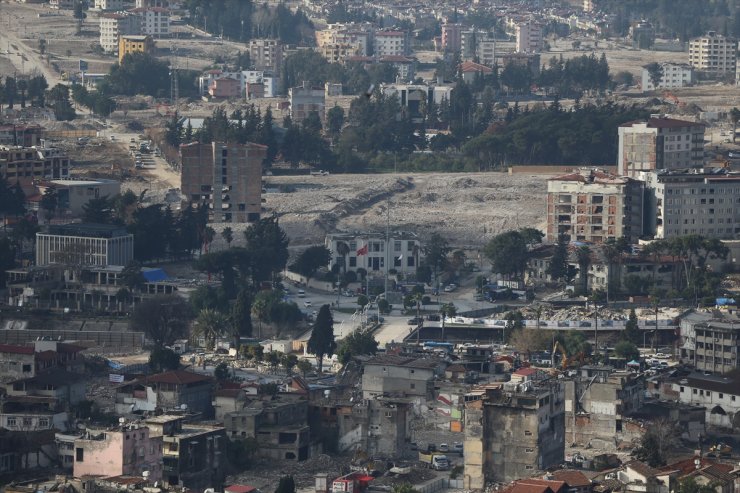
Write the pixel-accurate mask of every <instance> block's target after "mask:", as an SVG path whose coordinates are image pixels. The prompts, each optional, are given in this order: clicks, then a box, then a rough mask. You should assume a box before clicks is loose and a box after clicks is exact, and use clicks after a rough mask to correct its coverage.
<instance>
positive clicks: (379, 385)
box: [362, 355, 440, 405]
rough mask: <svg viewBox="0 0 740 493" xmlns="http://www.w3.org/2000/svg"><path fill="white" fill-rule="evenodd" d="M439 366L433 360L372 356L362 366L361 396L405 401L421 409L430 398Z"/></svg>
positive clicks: (435, 360) (434, 359)
mask: <svg viewBox="0 0 740 493" xmlns="http://www.w3.org/2000/svg"><path fill="white" fill-rule="evenodd" d="M439 366H440V362H439V361H438V360H437V359H436V358H414V357H410V356H395V355H382V356H375V357H373V358H371V359H369V360H368V361H366V362H365V365H364V372H363V374H362V396H363V398H364V399H375V398H378V397H383V396H385V397H406V398H410V399H412V400H415V401H416V403H417V404H419V405H421V404H422V403H424V402H426V401H427V400H430V399H431V398H432V397H433V394H434V375H435V371H436V369H437V368H438V367H439Z"/></svg>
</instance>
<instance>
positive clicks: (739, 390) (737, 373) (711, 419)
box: [673, 370, 740, 428]
mask: <svg viewBox="0 0 740 493" xmlns="http://www.w3.org/2000/svg"><path fill="white" fill-rule="evenodd" d="M673 388H674V390H675V391H677V392H678V395H679V402H681V403H683V404H692V405H696V406H701V407H704V408H705V409H706V422H707V425H709V426H716V427H720V428H740V412H739V411H740V370H734V371H732V372H729V373H727V374H725V375H707V374H704V373H699V372H694V373H691V374H690V375H689V376H687V377H686V378H682V379H681V380H679V381H678V382H674V383H673Z"/></svg>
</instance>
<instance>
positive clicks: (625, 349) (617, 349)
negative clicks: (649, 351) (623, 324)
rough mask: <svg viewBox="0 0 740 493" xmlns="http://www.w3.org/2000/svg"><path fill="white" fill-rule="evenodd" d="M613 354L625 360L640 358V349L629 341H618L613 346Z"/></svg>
mask: <svg viewBox="0 0 740 493" xmlns="http://www.w3.org/2000/svg"><path fill="white" fill-rule="evenodd" d="M614 354H615V355H616V356H618V357H620V358H624V359H626V360H627V361H632V360H639V359H640V350H639V349H637V346H635V345H634V344H633V343H632V342H630V341H619V342H618V343H617V344H616V346H614Z"/></svg>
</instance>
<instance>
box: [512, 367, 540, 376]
mask: <svg viewBox="0 0 740 493" xmlns="http://www.w3.org/2000/svg"><path fill="white" fill-rule="evenodd" d="M535 373H537V369H536V368H519V369H518V370H517V371H515V372H514V375H519V376H522V377H528V376H530V375H534V374H535Z"/></svg>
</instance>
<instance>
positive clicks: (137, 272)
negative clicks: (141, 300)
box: [121, 260, 146, 291]
mask: <svg viewBox="0 0 740 493" xmlns="http://www.w3.org/2000/svg"><path fill="white" fill-rule="evenodd" d="M121 283H122V284H123V285H124V286H125V287H126V288H127V289H128V290H129V291H136V290H138V289H140V288H141V287H142V286H143V285H144V283H146V278H144V274H143V273H142V272H141V263H140V262H138V261H136V260H132V261H130V262H129V263H128V264H127V265H126V266H125V267H124V268H123V270H122V271H121Z"/></svg>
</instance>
